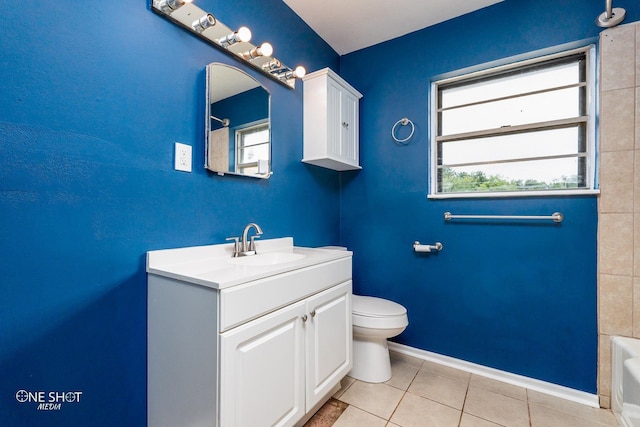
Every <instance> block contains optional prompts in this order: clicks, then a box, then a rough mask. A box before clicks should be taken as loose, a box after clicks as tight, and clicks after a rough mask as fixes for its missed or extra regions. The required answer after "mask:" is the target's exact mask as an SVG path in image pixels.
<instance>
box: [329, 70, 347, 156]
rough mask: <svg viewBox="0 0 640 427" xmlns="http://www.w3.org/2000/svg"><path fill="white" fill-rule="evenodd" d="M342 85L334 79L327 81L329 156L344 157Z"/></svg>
mask: <svg viewBox="0 0 640 427" xmlns="http://www.w3.org/2000/svg"><path fill="white" fill-rule="evenodd" d="M342 90H343V89H342V86H340V85H339V84H338V83H336V82H334V81H333V80H331V79H329V80H328V81H327V141H326V144H327V156H328V157H330V158H334V159H337V160H341V159H342V156H343V155H342V137H343V132H344V129H345V126H344V125H343V120H342V119H343V117H342V116H343V114H342V108H341V105H342Z"/></svg>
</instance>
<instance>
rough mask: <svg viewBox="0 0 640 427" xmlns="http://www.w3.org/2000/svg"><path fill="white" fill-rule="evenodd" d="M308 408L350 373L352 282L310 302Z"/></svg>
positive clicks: (307, 340)
mask: <svg viewBox="0 0 640 427" xmlns="http://www.w3.org/2000/svg"><path fill="white" fill-rule="evenodd" d="M306 309H307V313H308V320H307V322H306V323H305V329H306V353H307V355H306V356H307V357H306V359H307V360H306V363H307V387H306V388H307V393H306V395H307V396H306V398H307V408H309V409H310V408H312V407H313V406H314V405H315V404H316V403H318V402H319V401H320V399H322V398H323V397H324V396H325V395H326V394H327V393H329V392H330V391H331V389H332V388H333V387H334V386H335V385H336V384H338V383H339V382H340V380H341V379H342V378H343V377H344V376H345V375H346V374H347V373H348V372H349V371H350V370H351V366H352V355H351V348H352V342H351V337H352V330H351V280H349V281H347V282H344V283H342V284H340V285H338V286H334V287H333V288H331V289H327V290H326V291H324V292H321V293H319V294H317V295H315V296H313V297H311V298H309V299H308V300H307V307H306Z"/></svg>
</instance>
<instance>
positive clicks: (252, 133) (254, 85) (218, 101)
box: [205, 62, 271, 178]
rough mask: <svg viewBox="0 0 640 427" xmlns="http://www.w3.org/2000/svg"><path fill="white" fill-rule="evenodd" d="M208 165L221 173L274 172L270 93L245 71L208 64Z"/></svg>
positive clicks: (263, 175) (257, 175)
mask: <svg viewBox="0 0 640 427" xmlns="http://www.w3.org/2000/svg"><path fill="white" fill-rule="evenodd" d="M206 98H207V101H206V102H207V107H206V114H207V116H206V117H207V121H206V122H207V129H206V137H205V139H206V141H205V146H206V153H205V167H206V168H207V169H209V170H211V171H213V172H217V173H218V174H220V175H223V174H233V175H244V176H251V177H255V178H269V176H270V175H271V129H270V122H269V107H270V95H269V92H268V91H267V89H265V88H264V87H263V86H262V85H260V83H259V82H258V81H257V80H256V79H254V78H253V77H251V76H249V75H248V74H246V73H244V72H243V71H241V70H239V69H237V68H235V67H231V66H229V65H225V64H219V63H215V62H214V63H212V64H209V65H208V66H207V96H206Z"/></svg>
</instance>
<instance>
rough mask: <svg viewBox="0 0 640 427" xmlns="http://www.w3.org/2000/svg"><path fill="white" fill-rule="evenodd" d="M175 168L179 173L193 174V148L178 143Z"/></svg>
mask: <svg viewBox="0 0 640 427" xmlns="http://www.w3.org/2000/svg"><path fill="white" fill-rule="evenodd" d="M175 147H176V155H175V165H174V168H175V170H177V171H183V172H191V146H190V145H187V144H181V143H179V142H176V145H175Z"/></svg>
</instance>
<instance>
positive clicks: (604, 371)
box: [598, 23, 640, 408]
mask: <svg viewBox="0 0 640 427" xmlns="http://www.w3.org/2000/svg"><path fill="white" fill-rule="evenodd" d="M638 47H640V23H632V24H626V25H621V26H619V27H615V28H611V29H607V30H605V31H603V32H602V33H601V34H600V61H601V62H600V77H601V79H600V198H599V201H598V338H599V340H598V341H599V345H598V347H599V357H598V396H599V399H600V406H602V407H603V408H609V407H610V405H611V399H610V396H611V336H613V335H623V336H628V337H637V338H640V53H638Z"/></svg>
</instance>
